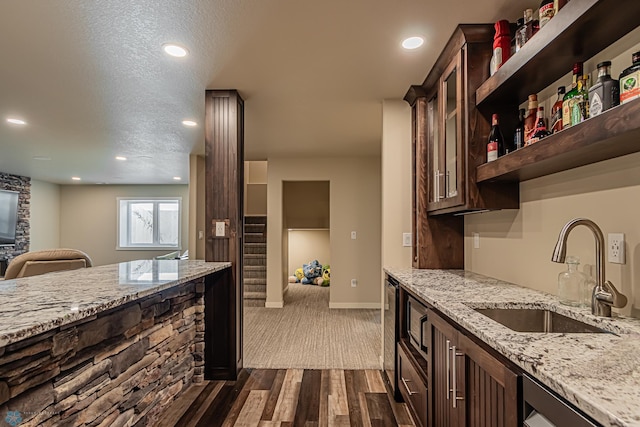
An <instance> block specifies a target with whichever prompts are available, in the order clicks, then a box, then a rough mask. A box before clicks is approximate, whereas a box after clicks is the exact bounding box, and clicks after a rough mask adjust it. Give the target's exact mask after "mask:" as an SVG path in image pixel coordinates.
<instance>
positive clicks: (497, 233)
mask: <svg viewBox="0 0 640 427" xmlns="http://www.w3.org/2000/svg"><path fill="white" fill-rule="evenodd" d="M638 37H640V28H639V29H638V30H635V31H634V32H632V33H631V34H630V35H628V36H625V37H623V39H621V40H620V41H619V42H617V43H616V44H615V45H613V46H611V47H609V48H607V49H606V50H605V51H603V52H601V53H600V54H598V55H596V56H595V57H594V58H591V59H590V60H589V61H587V62H586V63H585V70H588V71H591V70H594V69H595V65H596V64H597V62H600V61H603V60H611V61H612V62H613V67H612V75H613V76H614V77H617V76H618V75H619V73H620V71H621V70H623V69H624V68H626V67H628V66H629V65H630V63H631V53H632V52H635V51H637V50H638V49H640V44H638V43H637V40H638ZM594 77H595V75H592V79H593V78H594ZM569 80H570V77H569V76H568V75H567V76H565V77H564V78H563V79H562V80H561V81H559V82H556V83H554V84H553V85H551V86H550V87H549V88H547V90H545V91H543V92H542V94H543V95H542V96H539V98H541V99H546V98H550V100H549V101H547V104H549V103H550V102H551V100H554V99H555V96H553V93H555V88H556V87H557V86H559V85H562V84H566V83H567V82H568V81H569ZM592 81H594V80H592ZM545 109H546V108H545ZM638 165H640V153H635V154H631V155H628V156H624V157H620V158H617V159H611V160H607V161H604V162H599V163H596V164H593V165H588V166H584V167H581V168H577V169H573V170H569V171H565V172H560V173H556V174H553V175H549V176H546V177H542V178H538V179H534V180H531V181H526V182H523V183H521V184H520V209H519V210H511V211H498V212H489V213H484V214H479V215H470V216H466V217H465V268H466V269H467V270H471V271H474V272H477V273H481V274H486V275H488V276H492V277H496V278H499V279H502V280H506V281H509V282H513V283H517V284H519V285H522V286H526V287H530V288H534V289H538V290H542V291H546V292H550V293H554V294H557V277H558V273H559V272H561V271H563V270H564V269H565V268H566V266H565V265H561V264H556V263H553V262H551V254H552V252H553V248H554V245H555V243H556V240H557V238H558V233H559V232H560V230H561V228H562V227H563V226H564V224H565V223H567V222H568V221H569V220H571V219H573V218H577V217H586V218H589V219H591V220H593V221H595V222H596V223H597V224H598V225H599V226H600V228H601V229H602V231H603V233H604V234H605V239H606V235H607V233H616V232H620V233H624V234H625V237H626V240H627V242H626V250H627V258H626V260H627V262H626V264H624V265H619V264H612V263H609V262H606V263H605V268H606V275H607V278H608V279H609V280H611V281H612V282H613V284H614V285H615V286H616V287H617V288H618V290H620V291H621V292H622V293H624V294H625V295H627V297H628V298H629V303H628V305H627V307H625V308H624V309H621V310H618V311H619V312H620V313H623V314H627V315H632V316H634V317H640V222H639V220H638V218H640V216H639V214H638V212H640V167H639V166H638ZM472 233H479V235H480V248H479V249H473V240H472V239H473V238H472ZM605 243H606V242H605ZM567 254H569V255H578V256H579V257H580V259H581V261H582V264H583V265H584V264H585V263H587V264H591V265H594V264H595V243H594V238H593V236H592V234H591V232H590V231H589V230H588V229H587V228H585V227H578V228H576V229H575V231H573V232H572V233H571V235H570V236H569V242H568V248H567ZM614 311H615V309H614Z"/></svg>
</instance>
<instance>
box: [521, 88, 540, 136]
mask: <svg viewBox="0 0 640 427" xmlns="http://www.w3.org/2000/svg"><path fill="white" fill-rule="evenodd" d="M527 110H528V111H527V117H525V119H524V145H529V144H528V142H529V140H530V139H531V137H532V136H533V130H534V129H535V127H536V113H537V111H538V95H536V94H535V93H534V94H531V95H529V105H528V106H527Z"/></svg>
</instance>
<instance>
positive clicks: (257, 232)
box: [242, 216, 267, 307]
mask: <svg viewBox="0 0 640 427" xmlns="http://www.w3.org/2000/svg"><path fill="white" fill-rule="evenodd" d="M242 267H243V269H244V283H243V286H244V306H245V307H264V302H265V301H266V299H267V217H266V216H245V217H244V265H243V266H242Z"/></svg>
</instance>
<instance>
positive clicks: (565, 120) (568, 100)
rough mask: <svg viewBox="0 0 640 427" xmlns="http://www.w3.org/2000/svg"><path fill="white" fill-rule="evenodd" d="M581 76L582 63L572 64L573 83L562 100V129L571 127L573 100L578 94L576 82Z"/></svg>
mask: <svg viewBox="0 0 640 427" xmlns="http://www.w3.org/2000/svg"><path fill="white" fill-rule="evenodd" d="M581 76H582V62H576V63H575V64H573V83H572V84H571V90H569V92H567V93H565V94H564V98H562V128H563V129H567V128H569V127H571V111H572V108H573V98H574V97H575V96H576V95H577V94H578V80H579V79H580V78H581Z"/></svg>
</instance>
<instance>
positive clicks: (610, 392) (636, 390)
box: [385, 268, 640, 426]
mask: <svg viewBox="0 0 640 427" xmlns="http://www.w3.org/2000/svg"><path fill="white" fill-rule="evenodd" d="M385 271H386V272H387V274H389V275H390V276H392V277H394V278H396V279H397V280H398V281H399V282H400V285H401V286H402V287H403V288H404V289H406V290H407V291H408V292H410V293H411V294H412V295H414V296H415V297H417V298H418V299H420V300H422V301H423V302H425V303H426V304H428V305H430V306H431V307H433V308H434V309H436V310H437V311H439V312H440V313H442V314H443V315H444V316H446V317H448V318H449V319H451V320H453V321H454V322H456V323H457V324H458V325H460V326H461V327H462V328H464V329H465V330H466V331H468V332H469V333H470V334H472V335H473V336H475V337H476V338H478V339H479V340H481V341H482V342H484V343H486V344H487V345H488V346H489V347H491V348H493V349H495V350H496V351H497V352H499V353H500V354H502V355H503V356H504V357H506V358H507V359H509V360H510V361H512V362H513V363H514V364H515V365H517V366H518V367H519V368H520V369H522V371H524V372H526V373H528V374H530V375H531V376H533V377H534V378H536V379H537V380H539V381H540V382H542V383H543V384H545V385H546V386H547V387H549V388H550V389H552V390H553V391H554V392H556V393H557V394H558V395H560V396H561V397H563V398H564V399H566V400H567V401H569V402H570V403H572V404H573V405H575V406H576V407H578V408H580V409H581V410H582V411H584V412H585V413H586V414H587V415H589V416H590V417H592V418H593V419H595V420H596V421H598V422H599V423H601V424H602V425H605V426H640V406H639V405H638V402H640V320H638V319H634V318H626V317H621V316H615V315H614V317H613V318H603V317H596V316H593V315H591V312H590V309H588V308H574V307H567V306H564V305H561V304H560V303H559V300H558V298H557V297H556V296H554V295H550V294H546V293H542V292H539V291H535V290H532V289H527V288H523V287H519V286H516V285H513V284H510V283H507V282H503V281H500V280H497V279H493V278H489V277H486V276H482V275H479V274H474V273H470V272H465V271H462V270H415V269H394V268H387V269H385ZM491 308H539V309H548V310H550V311H555V312H558V313H560V314H563V315H565V316H567V317H571V318H574V319H577V320H580V321H582V322H585V323H588V324H591V325H593V326H597V327H599V328H602V329H604V330H607V331H610V332H611V333H532V332H516V331H514V330H511V329H509V328H507V327H506V326H503V325H501V324H499V323H497V322H495V321H493V320H491V319H490V318H488V317H487V316H485V315H483V314H481V313H479V312H478V311H476V310H475V309H491Z"/></svg>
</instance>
